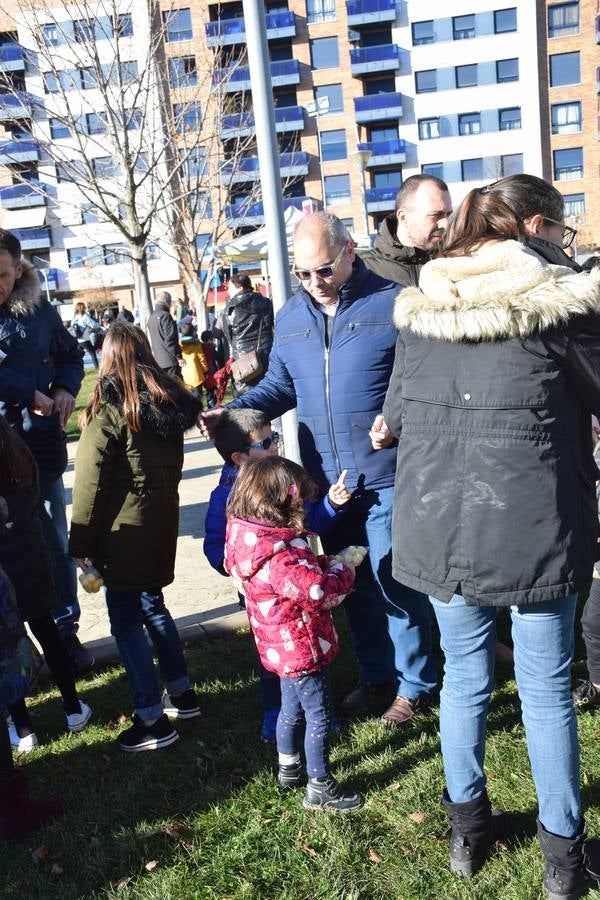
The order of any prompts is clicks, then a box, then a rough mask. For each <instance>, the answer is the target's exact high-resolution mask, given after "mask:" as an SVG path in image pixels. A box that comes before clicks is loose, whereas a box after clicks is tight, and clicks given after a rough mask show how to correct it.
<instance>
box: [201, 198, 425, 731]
mask: <svg viewBox="0 0 600 900" xmlns="http://www.w3.org/2000/svg"><path fill="white" fill-rule="evenodd" d="M294 252H295V260H296V274H297V276H298V279H299V281H300V288H299V290H298V291H297V292H296V294H295V295H294V296H293V297H292V298H291V299H290V300H289V301H288V302H287V303H286V305H285V306H284V308H283V309H282V310H281V311H280V312H279V313H278V314H277V319H276V325H275V337H274V342H273V349H272V350H271V355H270V358H269V369H268V372H267V374H266V376H265V377H264V378H263V380H262V381H261V383H260V384H259V385H258V386H257V387H255V388H253V389H252V390H251V391H250V392H249V393H248V394H245V395H244V397H241V398H239V399H237V400H235V401H234V402H233V404H231V405H232V406H234V407H250V408H254V409H260V410H262V411H263V412H265V413H267V415H268V416H269V417H270V418H271V419H273V418H276V417H277V416H280V415H281V414H282V413H284V412H286V411H287V410H289V409H293V408H294V407H297V410H298V419H299V423H300V424H299V435H298V436H299V441H300V452H301V456H302V462H303V465H304V466H305V468H306V469H307V470H308V471H309V473H310V474H311V475H312V477H313V478H314V479H315V480H316V481H317V483H318V484H319V486H320V488H321V490H322V491H323V493H325V492H326V491H327V489H328V487H329V486H330V485H332V484H334V482H335V481H336V480H337V478H338V477H339V475H340V473H341V472H342V470H343V469H347V472H348V474H347V479H346V483H347V485H348V487H349V489H350V490H351V491H353V495H352V499H351V500H350V502H349V504H348V507H347V512H346V514H345V516H344V518H343V520H342V521H341V522H340V523H339V524H338V525H336V528H335V530H334V532H333V533H332V534H330V535H328V536H327V537H326V538H324V540H323V543H324V546H325V550H326V552H327V553H335V552H336V551H338V550H340V549H341V548H343V547H345V546H348V545H350V544H364V545H367V546H368V547H369V556H368V558H367V560H365V562H364V563H363V565H362V566H360V567H359V568H358V569H357V578H356V586H355V590H354V592H353V593H352V594H351V595H350V596H349V597H347V598H346V601H345V607H346V611H347V614H348V619H349V621H350V626H351V629H352V633H353V636H354V642H355V647H356V653H357V656H358V660H359V666H360V683H359V686H358V688H357V689H356V690H354V691H352V693H351V694H349V695H348V697H346V699H345V701H344V710H345V711H346V712H348V713H352V712H356V711H358V710H359V709H360V708H365V707H366V708H370V709H374V708H375V707H377V706H379V707H380V709H381V710H383V709H384V708H385V706H386V705H387V703H388V702H389V699H391V696H390V695H389V693H388V689H389V688H390V686H391V685H390V682H391V681H393V688H394V690H395V696H396V699H395V700H394V702H393V703H392V705H391V706H390V708H389V709H388V710H387V711H386V712H385V714H384V720H385V721H386V722H387V723H389V724H391V725H399V724H402V723H403V722H405V721H407V720H408V719H410V718H411V717H412V716H413V715H414V713H415V712H416V711H417V710H418V709H419V707H420V706H422V705H423V703H425V702H426V701H427V699H428V697H429V695H430V693H431V692H432V691H433V689H434V687H435V683H436V675H435V669H434V666H433V664H432V661H431V657H430V622H429V612H428V610H427V602H426V598H425V597H423V595H422V594H420V593H418V592H416V591H411V590H409V589H407V588H405V587H403V586H402V585H400V584H398V583H396V582H395V581H394V580H393V578H392V574H391V526H392V519H391V511H392V495H393V489H394V488H393V485H394V470H395V463H396V450H395V448H393V447H392V446H390V443H391V436H389V437H388V436H387V435H384V436H382V439H381V443H380V446H381V449H379V450H377V451H375V450H373V448H372V446H371V438H370V433H371V432H372V430H373V429H378V428H379V427H381V425H382V418H381V415H380V413H381V409H382V406H383V400H384V398H385V393H386V389H387V385H388V383H389V379H390V375H391V372H392V367H393V363H394V348H395V342H396V339H395V334H394V328H393V325H392V310H393V304H394V298H395V297H396V295H397V293H398V289H397V287H396V286H394V285H391V284H390V283H389V282H388V281H385V280H384V279H383V278H380V277H379V276H378V275H375V274H374V273H373V272H371V271H369V270H368V269H367V268H366V266H365V265H364V263H363V262H362V261H361V260H360V259H358V258H357V257H356V256H355V253H354V244H353V241H352V239H351V237H350V235H349V234H348V231H347V229H346V228H345V227H344V225H343V224H342V222H341V221H340V220H339V219H338V218H337V217H336V216H333V215H330V214H326V213H316V214H314V215H312V216H306V217H305V218H304V219H303V220H302V222H301V223H300V224H299V225H298V227H297V229H296V232H295V236H294ZM216 414H217V413H216V411H211V413H207V414H205V421H206V424H207V426H209V421H210V418H211V416H214V415H216Z"/></svg>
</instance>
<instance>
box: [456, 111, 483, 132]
mask: <svg viewBox="0 0 600 900" xmlns="http://www.w3.org/2000/svg"><path fill="white" fill-rule="evenodd" d="M458 133H459V134H480V133H481V116H480V115H479V113H463V114H462V115H460V116H459V117H458Z"/></svg>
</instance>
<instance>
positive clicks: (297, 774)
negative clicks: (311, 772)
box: [277, 762, 306, 794]
mask: <svg viewBox="0 0 600 900" xmlns="http://www.w3.org/2000/svg"><path fill="white" fill-rule="evenodd" d="M277 784H278V785H279V790H280V791H281V793H282V794H285V792H286V791H291V790H293V789H294V788H297V787H303V786H304V785H305V784H306V771H305V769H304V766H303V764H302V763H301V762H297V763H291V765H289V766H282V765H281V763H280V764H279V771H278V772H277Z"/></svg>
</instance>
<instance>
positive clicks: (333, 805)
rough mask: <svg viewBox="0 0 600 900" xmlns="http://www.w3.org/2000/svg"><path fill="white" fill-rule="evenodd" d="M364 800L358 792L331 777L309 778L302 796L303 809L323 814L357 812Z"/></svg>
mask: <svg viewBox="0 0 600 900" xmlns="http://www.w3.org/2000/svg"><path fill="white" fill-rule="evenodd" d="M364 802H365V798H364V797H363V795H362V794H359V792H358V791H354V790H352V788H347V787H344V786H343V785H341V784H340V783H339V782H338V781H336V780H335V778H334V777H333V775H327V777H326V778H309V779H308V784H307V786H306V793H305V794H304V804H303V805H304V808H305V809H322V810H324V811H325V812H331V813H339V814H347V813H353V812H356V811H357V810H359V809H360V808H361V807H362V805H363V803H364Z"/></svg>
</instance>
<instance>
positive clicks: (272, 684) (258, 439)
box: [204, 409, 351, 741]
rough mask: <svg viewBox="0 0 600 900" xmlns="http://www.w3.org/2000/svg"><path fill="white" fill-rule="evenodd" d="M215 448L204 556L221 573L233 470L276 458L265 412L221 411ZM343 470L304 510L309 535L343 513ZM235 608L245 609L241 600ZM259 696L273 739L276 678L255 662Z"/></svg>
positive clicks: (266, 736)
mask: <svg viewBox="0 0 600 900" xmlns="http://www.w3.org/2000/svg"><path fill="white" fill-rule="evenodd" d="M213 439H214V443H215V447H216V448H217V450H218V451H219V453H220V455H221V456H222V457H223V459H224V460H225V464H224V466H223V468H222V470H221V477H220V479H219V484H218V485H217V487H216V488H215V489H214V491H213V492H212V494H211V495H210V500H209V502H208V509H207V511H206V521H205V524H204V555H205V556H206V558H207V559H208V561H209V563H210V564H211V566H212V567H213V569H216V570H217V572H220V573H221V575H227V574H228V573H227V572H226V571H225V569H224V568H223V558H224V553H225V531H226V528H227V498H228V497H229V494H230V493H231V490H232V488H233V485H234V483H235V479H236V476H237V473H238V469H239V467H240V465H241V464H242V462H243V461H244V460H245V459H258V458H260V457H262V456H275V455H277V445H278V444H279V435H278V434H277V432H276V431H272V430H271V422H270V420H269V418H268V416H266V415H265V413H263V412H260V411H259V410H256V409H229V410H226V411H225V412H223V413H222V414H221V415H220V416H219V419H218V421H217V424H216V426H215V431H214V437H213ZM345 474H346V473H345V471H344V472H342V474H341V475H340V477H339V479H338V480H337V482H336V483H335V484H333V485H332V486H331V487H330V488H329V491H328V493H327V494H326V496H325V497H323V498H322V499H321V500H317V501H313V502H312V503H310V504H309V506H308V508H307V510H306V521H307V524H308V530H309V531H313V532H315V534H319V535H322V534H327V532H328V531H330V530H331V528H332V527H333V525H334V523H335V522H336V520H337V519H338V518H339V517H340V515H341V514H342V513H343V511H344V506H345V505H346V504H347V503H348V501H349V500H350V496H351V494H350V491H349V490H348V488H347V487H346V485H345V484H344V477H345ZM239 596H240V606H245V602H244V597H243V595H241V594H240V595H239ZM259 676H260V693H261V700H262V704H263V708H264V716H263V724H262V729H261V737H262V739H263V741H274V740H275V726H276V724H277V716H278V715H279V710H280V707H281V692H280V688H279V678H278V677H277V675H275V674H274V673H273V672H269V671H268V670H267V669H265V668H263V666H262V665H261V664H260V663H259Z"/></svg>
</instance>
